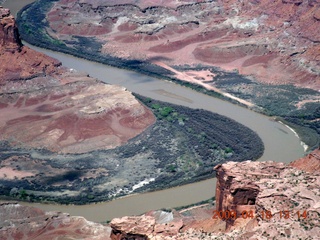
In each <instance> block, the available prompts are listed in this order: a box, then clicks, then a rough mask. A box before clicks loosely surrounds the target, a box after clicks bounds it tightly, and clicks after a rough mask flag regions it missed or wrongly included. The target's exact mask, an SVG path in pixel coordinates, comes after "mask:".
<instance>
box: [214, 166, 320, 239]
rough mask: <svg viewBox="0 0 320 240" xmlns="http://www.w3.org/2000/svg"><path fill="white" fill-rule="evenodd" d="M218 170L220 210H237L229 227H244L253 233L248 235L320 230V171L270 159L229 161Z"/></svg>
mask: <svg viewBox="0 0 320 240" xmlns="http://www.w3.org/2000/svg"><path fill="white" fill-rule="evenodd" d="M215 170H216V171H217V178H218V184H217V190H216V203H217V210H219V211H226V210H229V211H237V219H235V220H233V219H227V220H226V221H227V228H228V229H230V230H235V229H243V230H245V231H247V233H246V234H247V236H248V233H250V234H252V236H250V237H252V238H248V239H253V238H254V237H256V236H259V235H260V236H265V237H266V236H270V237H271V238H272V237H276V238H277V239H278V236H280V238H279V239H282V238H281V237H283V239H284V238H287V237H289V236H291V237H293V238H295V237H298V236H299V237H302V238H308V237H309V238H312V234H316V233H317V232H319V230H320V222H319V217H318V216H319V214H320V205H319V204H320V195H319V184H320V175H319V174H310V173H307V172H303V171H301V170H298V169H297V168H292V167H289V166H286V165H285V164H283V163H275V162H271V161H268V162H251V161H246V162H241V163H236V162H228V163H225V164H222V165H218V166H216V167H215ZM250 210H252V212H253V217H252V218H251V217H250V218H247V219H244V217H243V215H242V213H243V212H244V211H250ZM267 211H269V213H267ZM303 214H305V215H303ZM285 215H286V217H285ZM248 226H250V227H248ZM253 227H254V228H253ZM252 228H253V229H252ZM251 229H252V230H251ZM306 229H307V230H308V231H305V230H306ZM230 234H231V235H232V236H233V235H234V234H232V232H230ZM250 234H249V235H250Z"/></svg>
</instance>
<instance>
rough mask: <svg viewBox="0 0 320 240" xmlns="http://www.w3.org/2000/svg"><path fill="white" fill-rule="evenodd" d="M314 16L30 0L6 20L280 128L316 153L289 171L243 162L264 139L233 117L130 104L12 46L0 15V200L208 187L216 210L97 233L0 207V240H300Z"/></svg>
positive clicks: (119, 222) (314, 196) (38, 40)
mask: <svg viewBox="0 0 320 240" xmlns="http://www.w3.org/2000/svg"><path fill="white" fill-rule="evenodd" d="M319 4H320V3H319V1H303V0H295V1H290V0H282V1H273V2H270V1H251V0H250V1H247V2H244V1H233V0H230V1H215V2H214V1H201V0H200V1H192V0H185V1H173V0H172V1H171V0H170V1H149V0H146V1H142V0H140V1H132V0H121V1H107V2H106V1H100V0H94V1H89V0H59V1H43V0H40V1H38V2H37V3H36V4H34V5H32V6H27V7H26V8H24V11H22V12H20V14H19V15H18V23H19V28H20V29H21V31H22V36H23V38H24V39H26V40H27V41H30V42H31V43H33V44H36V45H38V46H42V47H47V48H51V49H53V50H58V51H62V52H66V53H71V54H74V55H77V56H80V57H83V58H87V59H89V60H94V61H99V62H103V63H106V64H110V65H113V66H117V67H122V68H129V69H131V70H135V71H138V72H141V73H145V74H149V75H152V76H157V77H160V78H163V79H166V80H170V81H174V82H177V83H179V84H182V85H184V86H188V87H191V88H193V89H196V90H198V91H200V92H203V93H205V94H209V95H213V96H217V97H220V98H222V99H225V100H228V101H232V102H236V103H238V104H240V105H241V106H245V107H246V108H250V109H252V110H254V111H257V112H261V113H263V114H267V115H269V116H272V118H270V121H273V120H276V121H282V122H284V123H285V124H288V125H290V127H292V128H294V131H296V132H297V133H298V135H299V137H300V138H301V139H302V141H303V142H304V143H305V144H307V145H306V146H307V147H306V148H305V149H306V150H308V151H310V150H313V149H315V150H314V151H313V152H310V153H309V154H308V155H307V156H305V157H303V158H300V159H297V160H296V161H294V162H292V163H290V164H285V163H279V162H273V161H267V162H254V161H251V160H248V159H252V160H255V159H258V158H259V157H260V156H261V155H262V153H263V150H264V145H263V142H262V141H261V139H260V138H259V136H258V135H257V133H256V132H254V131H252V130H251V129H249V128H247V127H245V126H243V125H241V124H239V123H237V122H235V121H234V120H232V119H229V118H227V117H224V116H221V115H218V114H215V113H212V112H209V111H205V110H202V109H191V108H187V107H183V106H179V105H175V104H170V103H166V102H161V101H157V100H154V99H150V98H146V97H143V96H140V95H137V94H133V93H131V92H129V91H128V90H126V89H125V88H124V87H121V86H117V85H110V84H105V83H103V82H101V81H100V80H98V79H94V78H92V77H90V76H89V75H88V74H86V73H83V72H79V71H77V70H75V69H68V68H66V67H64V66H62V64H61V63H60V62H59V61H58V60H56V59H53V58H50V57H48V56H46V55H44V54H42V53H38V52H36V51H34V50H32V49H30V48H28V47H26V46H24V45H23V44H22V41H21V39H20V34H19V31H18V28H17V25H16V23H15V19H14V18H13V17H12V16H11V15H10V12H9V10H7V9H4V8H1V7H0V58H1V62H0V111H1V114H0V191H1V192H0V195H1V198H2V199H8V200H12V199H15V200H23V201H31V202H33V201H36V202H44V203H48V202H49V203H50V202H56V203H66V204H69V203H75V204H85V203H89V202H100V201H106V200H111V199H114V198H118V197H122V196H125V195H128V194H132V193H140V192H145V191H150V190H158V189H163V188H167V187H173V186H178V185H180V184H186V183H190V182H194V181H199V180H202V179H206V178H209V177H212V176H216V177H217V186H216V188H215V189H214V188H212V189H206V191H213V192H214V191H215V199H214V200H212V199H211V200H208V201H206V202H203V203H201V204H200V203H199V204H200V206H198V205H195V206H188V207H183V208H182V209H162V210H152V211H149V212H147V213H145V214H143V215H140V216H126V217H122V218H116V219H113V220H112V221H111V222H110V223H109V224H107V223H93V222H89V221H87V220H86V219H84V218H82V217H74V216H69V215H68V214H66V213H60V212H44V211H42V210H40V209H37V208H32V207H26V206H21V205H19V204H16V203H13V202H10V203H9V202H1V203H0V223H1V224H0V239H1V240H2V239H10V238H13V239H44V238H45V239H57V238H68V239H69V238H73V239H113V240H115V239H181V240H182V239H252V240H253V239H314V236H318V235H319V232H320V229H319V215H320V207H319V200H320V195H319V185H320V178H319V174H320V173H319V172H320V167H319V166H320V164H319V162H320V155H319V154H320V152H319V141H320V140H319V139H320V138H319V132H320V130H319V129H320V128H319V124H320V123H319V119H320V115H319V111H320V106H319V100H320V95H319V91H320V85H319V73H320V69H319V61H320V59H319V56H320V55H319V51H320V48H319V33H318V32H317V29H319V25H320V9H319V7H320V5H319ZM159 91H162V90H159ZM184 97H185V98H186V97H187V96H184ZM186 99H187V98H186ZM279 130H280V131H282V132H283V134H288V133H286V132H285V131H284V130H282V129H279ZM283 144H285V143H283ZM246 160H247V161H246ZM271 160H272V159H271ZM213 169H214V170H213ZM217 211H218V214H215V213H217ZM227 211H229V212H232V214H233V215H232V216H231V215H229V217H226V214H225V213H226V212H227ZM244 212H246V213H248V214H251V215H250V216H249V217H244V215H243V213H244ZM223 213H224V216H225V217H221V215H219V214H223ZM246 216H247V215H246ZM106 219H107V216H106Z"/></svg>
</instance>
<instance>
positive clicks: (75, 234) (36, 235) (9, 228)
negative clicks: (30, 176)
mask: <svg viewBox="0 0 320 240" xmlns="http://www.w3.org/2000/svg"><path fill="white" fill-rule="evenodd" d="M110 230H111V229H110V228H109V227H107V226H103V225H101V224H99V223H93V222H89V221H87V220H86V219H84V218H83V217H71V216H69V215H68V214H65V213H58V212H44V211H42V210H40V209H37V208H33V207H27V206H21V205H19V204H14V203H0V240H7V239H16V240H18V239H19V240H30V239H32V240H43V239H46V240H54V239H62V238H63V239H84V240H85V239H86V240H102V239H103V240H108V239H110V232H111V231H110Z"/></svg>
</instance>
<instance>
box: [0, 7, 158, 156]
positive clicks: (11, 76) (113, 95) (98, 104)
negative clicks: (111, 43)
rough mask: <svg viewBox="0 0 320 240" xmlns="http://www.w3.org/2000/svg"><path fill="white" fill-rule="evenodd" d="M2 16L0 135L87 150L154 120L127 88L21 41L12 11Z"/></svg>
mask: <svg viewBox="0 0 320 240" xmlns="http://www.w3.org/2000/svg"><path fill="white" fill-rule="evenodd" d="M0 17H1V19H0V21H1V25H0V40H1V44H0V58H1V66H0V84H1V85H2V86H1V88H0V109H1V112H2V114H1V116H0V134H1V137H0V140H7V141H9V142H10V143H11V144H12V145H15V146H20V147H33V148H46V149H49V150H51V151H55V152H63V153H83V152H88V151H93V150H97V149H110V148H114V147H117V146H119V145H121V144H123V143H125V142H126V141H127V140H128V139H130V138H133V137H135V136H137V135H138V134H140V133H141V132H142V131H143V130H144V129H145V128H147V127H148V126H150V125H151V124H152V123H154V121H155V118H154V116H153V114H152V112H151V111H149V110H148V109H147V108H146V107H144V106H143V105H142V104H140V102H138V101H137V100H136V99H135V97H134V96H133V95H132V94H131V93H130V92H128V91H126V89H125V88H123V87H120V86H113V85H108V84H104V83H102V82H99V81H97V80H96V79H93V78H91V77H88V76H87V75H85V74H84V73H78V72H76V71H74V70H69V69H66V68H64V67H62V66H61V63H60V62H59V61H57V60H55V59H53V58H50V57H48V56H45V55H44V54H41V53H38V52H35V51H34V50H32V49H30V48H28V47H25V46H22V45H21V41H20V39H19V33H18V30H17V28H16V25H15V21H14V18H13V17H12V16H10V15H9V11H8V10H6V9H3V8H0ZM8 50H10V51H8Z"/></svg>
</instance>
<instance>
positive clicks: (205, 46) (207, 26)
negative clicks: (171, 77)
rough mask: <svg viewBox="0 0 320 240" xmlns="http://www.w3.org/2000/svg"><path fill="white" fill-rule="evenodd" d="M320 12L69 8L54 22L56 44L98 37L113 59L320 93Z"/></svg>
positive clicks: (123, 5)
mask: <svg viewBox="0 0 320 240" xmlns="http://www.w3.org/2000/svg"><path fill="white" fill-rule="evenodd" d="M319 4H320V3H319V1H302V0H277V1H268V0H263V1H248V2H246V3H244V2H243V1H235V0H230V1H214V2H212V1H191V0H190V1H161V2H159V1H158V2H157V1H146V0H141V1H131V0H124V1H120V2H119V1H108V2H103V1H98V0H96V1H86V0H70V1H62V0H61V1H58V2H57V3H55V4H54V6H53V7H52V9H51V11H50V12H49V13H48V14H47V20H48V21H49V24H50V27H51V29H52V30H53V31H52V33H50V34H51V35H52V37H56V38H59V39H67V35H74V36H83V37H86V36H87V37H90V38H91V37H92V36H96V40H97V41H96V42H99V43H102V44H101V51H102V53H105V54H107V55H112V56H117V57H121V58H125V59H139V60H146V61H151V62H153V60H154V59H161V63H162V64H170V65H184V64H189V65H191V66H192V65H196V64H199V63H200V64H206V65H212V66H219V67H221V68H223V69H226V70H233V69H237V70H238V71H239V73H241V74H245V75H252V76H254V77H255V78H256V80H257V81H260V82H263V83H267V84H270V83H272V84H295V85H298V86H303V87H310V88H316V89H320V85H319V81H317V80H319V74H320V69H319V61H320V59H319V55H318V53H319V34H317V32H318V31H317V29H319V28H320V22H319V21H318V19H319V7H320V5H319ZM185 12H188V14H185ZM68 37H69V36H68ZM68 41H69V40H68ZM197 80H198V83H199V84H201V83H202V81H201V80H200V79H197ZM209 85H212V84H209Z"/></svg>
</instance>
